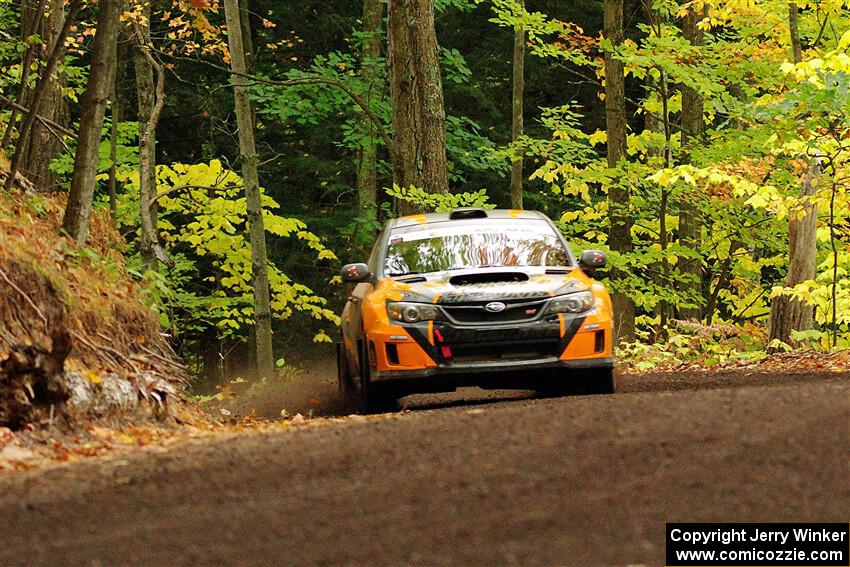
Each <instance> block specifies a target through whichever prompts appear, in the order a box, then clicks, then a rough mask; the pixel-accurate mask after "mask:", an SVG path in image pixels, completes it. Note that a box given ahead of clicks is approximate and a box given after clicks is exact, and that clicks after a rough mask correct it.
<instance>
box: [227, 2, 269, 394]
mask: <svg viewBox="0 0 850 567" xmlns="http://www.w3.org/2000/svg"><path fill="white" fill-rule="evenodd" d="M224 12H225V17H226V20H227V30H228V33H227V43H228V47H229V49H230V68H231V70H232V71H233V73H234V74H233V77H232V80H233V94H234V98H235V99H236V122H237V125H238V128H239V152H240V157H241V160H242V178H243V182H244V183H245V202H246V207H247V213H248V226H249V231H250V236H251V268H252V270H253V278H254V321H255V323H254V328H255V336H256V347H257V372H258V374H259V377H261V378H268V377H271V376H272V375H273V374H274V355H273V352H272V327H271V305H270V301H269V276H268V256H267V254H266V233H265V227H264V226H263V210H262V206H261V203H260V181H259V174H258V173H257V148H256V144H255V142H254V129H253V127H252V122H251V117H252V111H251V100H250V98H249V97H248V88H247V86H246V81H245V77H244V75H245V72H246V70H247V69H246V66H245V49H244V47H243V45H242V33H241V31H242V30H241V27H240V24H239V19H240V18H239V6H238V3H237V0H225V1H224Z"/></svg>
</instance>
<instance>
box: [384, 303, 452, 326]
mask: <svg viewBox="0 0 850 567" xmlns="http://www.w3.org/2000/svg"><path fill="white" fill-rule="evenodd" d="M387 314H388V315H389V316H390V319H394V320H396V321H401V322H403V323H417V322H419V321H439V320H441V319H443V312H442V311H440V309H439V307H436V306H434V305H429V304H427V303H407V302H405V301H389V302H387Z"/></svg>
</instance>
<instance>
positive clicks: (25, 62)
mask: <svg viewBox="0 0 850 567" xmlns="http://www.w3.org/2000/svg"><path fill="white" fill-rule="evenodd" d="M45 2H46V0H39V2H38V4H37V5H36V6H35V10H33V6H32V4H30V3H28V2H22V3H21V41H22V42H24V43H25V44H26V46H27V47H26V49H25V50H24V56H23V57H22V58H21V85H20V90H19V91H18V102H17V104H18V105H20V106H27V102H28V101H27V100H26V96H27V95H28V94H30V93H31V92H32V91H30V89H29V88H28V86H27V85H28V84H29V75H30V67H31V66H32V59H33V55H35V51H36V49H46V48H47V46H49V45H50V43H49V42H48V41H47V38H45V37H44V29H43V28H44V26H43V25H42V23H43V21H44V17H43V16H44V8H45ZM62 14H63V15H64V14H65V9H64V4H63V7H62ZM60 27H61V26H60ZM33 34H38V35H39V36H40V37H41V38H42V40H43V41H44V43H43V44H42V45H41V46H36V45H31V44H30V43H29V37H30V36H31V35H33ZM44 60H47V57H44ZM17 120H18V110H17V109H16V108H12V114H11V116H10V117H9V123H8V124H7V125H6V131H5V132H4V133H3V139H2V141H0V148H5V147H6V146H7V145H8V144H9V142H11V141H12V132H13V131H14V129H15V123H16V122H17Z"/></svg>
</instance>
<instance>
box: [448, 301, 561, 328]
mask: <svg viewBox="0 0 850 567" xmlns="http://www.w3.org/2000/svg"><path fill="white" fill-rule="evenodd" d="M490 303H493V302H491V301H478V302H475V303H461V304H452V305H443V306H442V307H443V309H445V311H446V313H448V315H449V317H451V318H452V319H454V320H455V321H457V322H458V323H461V324H484V325H486V324H498V323H514V322H517V321H530V320H532V319H535V318H536V317H537V316H538V315H540V311H541V309H543V305H544V304H545V303H546V300H545V299H542V300H537V301H513V302H511V301H502V302H501V303H504V304H505V309H504V311H499V312H497V313H493V312H491V311H488V310H487V309H486V308H485V306H486V305H488V304H490Z"/></svg>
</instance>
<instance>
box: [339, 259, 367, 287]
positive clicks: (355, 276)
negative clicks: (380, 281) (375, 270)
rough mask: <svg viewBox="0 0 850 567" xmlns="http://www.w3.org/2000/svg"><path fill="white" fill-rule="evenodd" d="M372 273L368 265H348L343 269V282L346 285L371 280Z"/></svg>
mask: <svg viewBox="0 0 850 567" xmlns="http://www.w3.org/2000/svg"><path fill="white" fill-rule="evenodd" d="M371 275H372V273H371V272H370V271H369V267H368V266H367V265H366V264H361V263H358V264H346V265H345V266H343V267H342V281H344V282H346V283H359V282H363V281H366V280H367V279H369V276H371Z"/></svg>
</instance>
